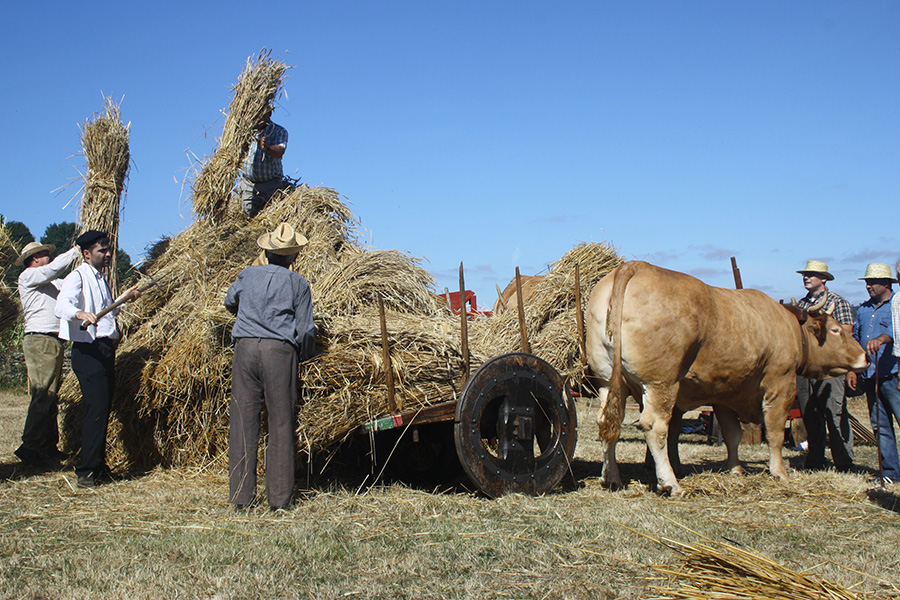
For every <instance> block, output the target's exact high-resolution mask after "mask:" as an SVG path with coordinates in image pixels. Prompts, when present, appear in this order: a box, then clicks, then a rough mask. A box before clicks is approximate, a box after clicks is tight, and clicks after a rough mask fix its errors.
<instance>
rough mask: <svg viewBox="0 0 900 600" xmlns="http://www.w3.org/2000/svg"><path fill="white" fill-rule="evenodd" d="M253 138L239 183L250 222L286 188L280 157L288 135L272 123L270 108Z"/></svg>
mask: <svg viewBox="0 0 900 600" xmlns="http://www.w3.org/2000/svg"><path fill="white" fill-rule="evenodd" d="M252 136H253V139H252V141H251V142H250V148H249V149H248V150H247V155H246V156H245V157H244V160H243V161H242V162H241V173H240V175H239V176H238V182H237V192H238V194H239V195H240V197H241V207H242V208H243V209H244V213H245V214H246V215H247V216H248V217H249V218H251V219H252V218H253V217H255V216H256V215H257V214H259V211H261V210H262V209H263V208H264V207H265V205H266V203H268V202H269V199H270V198H272V194H274V193H275V192H277V191H278V190H280V189H283V188H285V187H286V186H287V182H286V181H285V179H284V169H283V168H282V165H281V157H282V156H284V151H285V150H286V149H287V141H288V132H287V129H285V128H284V127H282V126H281V125H277V124H275V123H273V122H272V108H271V107H270V108H269V110H268V111H267V112H266V114H265V115H263V119H262V121H261V122H260V123H259V124H258V125H257V126H256V127H255V128H254V129H253V132H252Z"/></svg>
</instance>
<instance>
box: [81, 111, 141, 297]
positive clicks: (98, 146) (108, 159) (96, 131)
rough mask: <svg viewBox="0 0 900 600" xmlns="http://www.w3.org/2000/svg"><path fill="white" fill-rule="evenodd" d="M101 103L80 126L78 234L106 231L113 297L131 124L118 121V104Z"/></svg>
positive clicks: (116, 283) (114, 295)
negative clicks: (83, 166)
mask: <svg viewBox="0 0 900 600" xmlns="http://www.w3.org/2000/svg"><path fill="white" fill-rule="evenodd" d="M104 103H105V107H104V109H105V113H104V114H103V115H101V116H98V117H95V118H94V119H93V120H91V119H88V120H87V121H85V122H84V124H83V125H82V126H81V147H82V149H83V152H84V156H85V158H86V159H87V174H86V175H85V182H84V195H83V196H82V198H81V209H80V211H79V221H80V225H81V232H82V233H83V232H85V231H88V230H89V229H96V230H98V231H105V232H107V233H108V234H109V243H110V247H111V248H112V263H111V264H110V268H109V271H108V272H107V280H108V283H109V288H110V289H111V290H112V293H113V297H116V296H117V294H118V290H117V288H118V281H117V278H116V250H117V249H118V247H119V206H120V201H121V197H122V193H123V191H124V190H125V178H126V177H127V176H128V167H129V160H130V154H129V149H128V130H129V127H130V126H131V125H130V124H128V125H123V124H122V119H121V116H120V113H119V106H118V105H117V104H115V103H114V102H113V101H112V99H111V98H109V97H105V98H104Z"/></svg>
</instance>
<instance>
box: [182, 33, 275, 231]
mask: <svg viewBox="0 0 900 600" xmlns="http://www.w3.org/2000/svg"><path fill="white" fill-rule="evenodd" d="M288 68H290V67H288V66H286V65H285V64H284V63H281V62H279V61H276V60H273V59H272V58H271V52H270V51H268V50H263V51H261V52H260V53H259V55H258V56H257V57H256V59H255V60H251V59H249V58H248V59H247V66H246V68H245V69H244V71H243V72H242V73H241V76H240V78H239V79H238V82H237V84H236V85H235V86H234V88H233V90H234V99H233V100H232V101H231V106H230V107H229V108H228V115H227V116H226V117H225V127H224V129H223V131H222V137H221V138H220V139H219V147H218V149H216V151H215V153H214V154H213V156H212V158H211V159H209V161H208V162H207V164H206V165H205V166H204V167H203V169H202V171H201V173H200V175H199V176H198V177H197V179H196V180H195V181H194V184H193V186H192V191H193V202H194V212H196V213H197V214H198V215H199V216H201V217H208V218H211V219H212V220H214V221H215V220H219V219H220V218H221V217H222V216H223V214H224V213H225V211H226V208H227V204H228V197H229V195H230V194H231V189H232V188H233V187H234V179H235V176H236V174H237V171H238V168H239V167H240V164H241V160H242V159H243V158H244V155H245V154H246V153H247V149H248V148H249V147H250V140H251V136H250V133H251V130H252V129H253V127H254V126H255V125H257V124H259V123H260V122H261V121H262V118H263V116H264V115H265V114H266V113H267V112H268V110H269V108H270V107H271V106H272V104H273V102H274V101H275V99H276V98H277V96H278V93H279V91H280V90H281V85H282V80H283V78H284V74H285V71H287V69H288Z"/></svg>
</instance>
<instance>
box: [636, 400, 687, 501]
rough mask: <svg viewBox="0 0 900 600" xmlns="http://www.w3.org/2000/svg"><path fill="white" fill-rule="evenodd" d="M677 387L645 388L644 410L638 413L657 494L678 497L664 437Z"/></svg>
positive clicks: (679, 489) (678, 491)
mask: <svg viewBox="0 0 900 600" xmlns="http://www.w3.org/2000/svg"><path fill="white" fill-rule="evenodd" d="M677 392H678V387H677V386H674V387H670V388H663V389H654V388H649V389H646V390H645V398H644V410H642V411H641V420H640V422H639V426H640V428H641V430H642V431H643V432H644V439H645V440H646V441H647V448H649V449H650V455H651V456H652V457H653V462H654V463H655V464H656V481H657V483H658V487H657V491H658V492H659V493H660V494H664V495H665V494H668V495H670V496H681V495H683V494H684V490H683V489H682V488H681V486H680V485H678V479H677V478H676V477H675V472H674V471H673V470H672V465H671V463H669V452H668V438H669V422H670V421H671V419H672V410H673V409H674V408H675V396H676V395H677Z"/></svg>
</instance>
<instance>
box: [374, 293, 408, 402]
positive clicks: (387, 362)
mask: <svg viewBox="0 0 900 600" xmlns="http://www.w3.org/2000/svg"><path fill="white" fill-rule="evenodd" d="M378 315H379V316H380V317H381V357H382V362H383V363H384V380H385V383H386V384H387V393H388V410H389V411H390V412H391V414H394V413H396V412H397V397H396V395H395V393H394V368H393V366H392V365H391V348H390V345H389V344H388V335H387V319H386V318H385V316H384V300H383V299H382V298H381V296H380V295H379V296H378ZM400 408H401V410H402V408H403V407H402V406H401V407H400Z"/></svg>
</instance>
